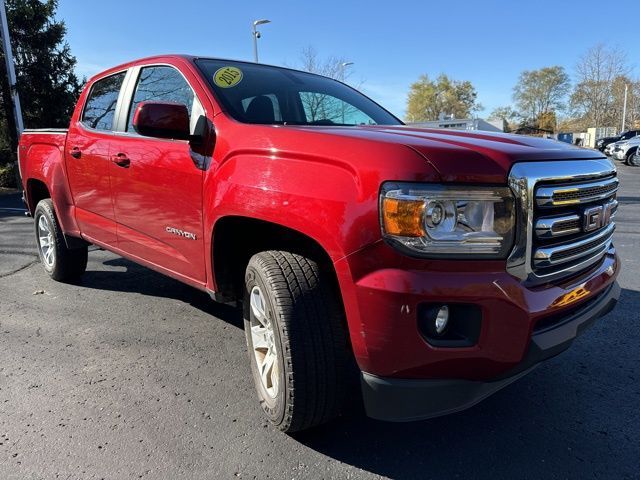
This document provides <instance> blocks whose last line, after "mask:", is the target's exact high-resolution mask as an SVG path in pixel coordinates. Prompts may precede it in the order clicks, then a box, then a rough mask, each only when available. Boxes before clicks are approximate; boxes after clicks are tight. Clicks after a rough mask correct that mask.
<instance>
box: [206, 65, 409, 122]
mask: <svg viewBox="0 0 640 480" xmlns="http://www.w3.org/2000/svg"><path fill="white" fill-rule="evenodd" d="M196 64H197V65H198V67H199V68H200V70H201V71H202V73H203V74H204V76H205V77H206V79H207V81H208V82H209V85H211V88H213V91H214V92H215V94H216V97H217V98H218V100H219V101H220V103H221V104H222V106H223V107H224V108H225V110H226V111H227V112H228V113H229V114H230V115H231V116H232V117H233V118H235V119H236V120H238V121H240V122H244V123H260V124H282V125H344V126H354V125H400V124H402V122H400V120H398V119H397V118H396V117H394V116H393V115H392V114H391V113H389V112H387V111H386V110H385V109H383V108H382V107H380V106H379V105H378V104H377V103H375V102H374V101H372V100H370V99H368V98H367V97H365V96H364V95H362V94H361V93H359V92H357V91H356V90H354V89H352V88H351V87H348V86H346V85H344V84H342V83H340V82H338V81H335V80H332V79H330V78H326V77H321V76H318V75H312V74H309V73H304V72H298V71H295V70H289V69H286V68H279V67H271V66H266V65H257V64H253V63H244V62H234V61H228V60H212V59H198V60H196Z"/></svg>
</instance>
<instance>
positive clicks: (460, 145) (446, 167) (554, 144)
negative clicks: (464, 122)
mask: <svg viewBox="0 0 640 480" xmlns="http://www.w3.org/2000/svg"><path fill="white" fill-rule="evenodd" d="M306 128H309V127H306ZM312 128H318V127H312ZM318 129H319V130H321V131H323V132H324V133H327V134H331V135H340V136H349V137H357V138H361V139H369V140H372V141H378V142H385V143H396V144H402V145H405V146H407V147H409V148H411V149H413V150H414V151H415V152H417V153H418V154H420V155H421V156H422V157H424V159H425V160H426V161H427V162H429V163H430V164H431V165H432V166H433V168H435V169H436V170H437V171H438V173H439V174H440V175H441V177H442V180H443V181H447V182H464V183H469V182H479V183H504V182H505V181H506V179H507V176H508V175H509V171H510V170H511V166H512V165H513V164H514V163H516V162H533V161H544V160H569V159H571V160H577V159H596V158H603V156H602V154H601V153H600V152H598V151H596V150H591V149H586V148H581V147H575V146H573V145H570V144H568V143H564V142H559V141H556V140H547V139H543V138H537V137H527V136H523V135H510V134H504V133H493V132H480V131H473V132H469V131H462V130H444V129H424V128H415V127H412V126H404V125H403V126H383V125H380V126H362V127H354V128H351V127H347V128H345V127H320V128H318Z"/></svg>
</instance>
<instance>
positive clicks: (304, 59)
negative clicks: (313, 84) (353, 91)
mask: <svg viewBox="0 0 640 480" xmlns="http://www.w3.org/2000/svg"><path fill="white" fill-rule="evenodd" d="M345 63H347V60H346V59H345V58H344V57H336V56H334V55H331V56H330V57H327V58H325V59H321V58H320V56H319V55H318V52H317V51H316V49H315V48H313V47H311V46H308V47H305V48H303V49H302V51H301V52H300V69H301V70H304V71H306V72H310V73H317V74H318V75H323V76H325V77H329V78H333V79H335V80H339V81H341V82H346V81H347V80H348V79H349V77H350V76H351V72H349V71H346V69H345V67H344V64H345Z"/></svg>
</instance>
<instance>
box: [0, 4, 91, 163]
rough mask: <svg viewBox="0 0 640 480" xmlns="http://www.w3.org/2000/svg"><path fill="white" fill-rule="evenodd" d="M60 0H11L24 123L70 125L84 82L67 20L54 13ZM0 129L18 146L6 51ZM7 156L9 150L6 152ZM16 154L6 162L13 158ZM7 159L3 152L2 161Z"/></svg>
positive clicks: (0, 56) (1, 59)
mask: <svg viewBox="0 0 640 480" xmlns="http://www.w3.org/2000/svg"><path fill="white" fill-rule="evenodd" d="M57 6H58V2H57V0H46V1H44V2H43V1H40V0H7V1H6V7H7V19H8V22H9V29H10V36H11V46H12V48H13V53H14V62H15V66H16V76H17V87H18V92H19V94H20V103H21V105H22V113H23V119H24V124H25V127H28V128H41V127H67V126H68V125H69V118H70V117H71V114H72V112H73V108H74V106H75V102H76V99H77V97H78V94H79V93H80V88H81V85H80V82H79V81H78V78H77V77H76V75H75V73H74V67H75V65H76V59H75V57H74V56H73V55H71V52H70V49H69V45H68V44H67V43H66V42H65V41H64V36H65V34H66V27H65V25H64V22H62V21H57V20H56V19H55V12H56V9H57ZM0 65H1V67H0V75H1V76H2V78H1V79H0V80H1V81H0V85H1V87H0V94H1V95H0V102H1V104H2V109H1V110H0V116H1V117H2V118H0V125H2V126H4V128H2V130H1V131H0V135H1V136H2V137H3V138H4V139H5V142H6V143H7V144H8V145H9V148H10V152H11V155H12V154H13V152H15V151H16V148H17V141H18V139H17V138H16V135H15V124H14V123H15V122H14V119H13V116H12V114H11V112H12V110H11V107H10V105H11V103H10V102H11V95H10V91H9V88H8V83H7V81H6V78H7V77H6V67H5V60H4V53H1V52H0ZM3 157H7V155H3ZM12 160H13V159H12V158H11V157H9V158H5V159H4V161H5V162H9V161H12ZM1 162H2V159H1V158H0V163H1Z"/></svg>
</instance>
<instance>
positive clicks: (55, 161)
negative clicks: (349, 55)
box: [19, 55, 620, 432]
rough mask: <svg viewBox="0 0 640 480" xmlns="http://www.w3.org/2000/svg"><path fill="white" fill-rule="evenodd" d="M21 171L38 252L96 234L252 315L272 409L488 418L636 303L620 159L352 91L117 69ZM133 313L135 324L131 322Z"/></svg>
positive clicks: (244, 75)
mask: <svg viewBox="0 0 640 480" xmlns="http://www.w3.org/2000/svg"><path fill="white" fill-rule="evenodd" d="M19 160H20V161H19V163H20V170H21V175H22V179H23V186H24V197H25V201H26V204H27V207H28V210H29V212H30V214H31V215H32V216H33V217H34V219H35V231H36V238H37V245H38V249H39V254H40V257H41V260H42V263H43V265H44V269H45V271H46V272H47V273H48V274H49V275H50V276H51V277H52V278H53V279H55V280H60V281H67V280H76V279H77V278H78V277H80V276H81V275H82V273H83V272H84V270H85V268H86V265H87V246H88V245H89V244H94V245H97V246H99V247H102V248H104V249H107V250H110V251H112V252H114V253H116V254H118V255H122V256H123V257H126V258H129V259H131V260H133V261H134V262H137V263H140V264H142V265H145V266H147V267H149V268H151V269H154V270H157V271H159V272H161V273H164V274H166V275H169V276H171V277H173V278H175V279H178V280H180V281H182V282H184V283H186V284H188V285H191V286H193V287H195V288H198V289H201V290H204V291H206V292H209V293H210V294H211V296H212V297H213V298H214V299H215V300H217V301H224V302H233V301H237V302H238V303H239V304H242V305H243V311H244V323H245V332H246V339H247V345H248V351H249V359H250V362H251V368H252V372H253V376H254V380H255V385H256V389H257V393H258V398H259V401H260V404H261V406H262V409H263V410H264V413H265V414H266V416H267V417H268V418H269V420H270V421H271V422H273V424H275V425H276V426H278V427H279V428H280V429H282V430H284V431H289V432H291V431H296V430H301V429H305V428H308V427H311V426H314V425H317V424H319V423H322V422H325V421H327V420H329V419H331V418H333V417H335V416H336V415H338V414H339V413H340V412H341V411H342V409H343V407H344V405H345V402H346V401H347V400H348V399H350V398H352V397H353V395H351V393H350V392H353V390H352V387H353V385H355V386H356V389H357V390H356V391H358V392H361V394H362V399H363V403H364V407H365V410H366V412H367V413H368V415H370V416H371V417H373V418H377V419H383V420H392V421H406V420H415V419H423V418H429V417H433V416H437V415H443V414H447V413H450V412H455V411H458V410H461V409H464V408H467V407H469V406H471V405H473V404H475V403H477V402H479V401H480V400H482V399H483V398H485V397H487V396H488V395H490V394H492V393H493V392H495V391H497V390H498V389H500V388H502V387H504V386H505V385H507V384H509V383H510V382H512V381H514V380H515V379H517V378H519V377H521V376H523V375H524V374H526V373H527V372H529V371H530V370H531V369H532V368H534V367H535V366H536V365H537V364H538V363H540V362H541V361H543V360H545V359H547V358H550V357H552V356H554V355H556V354H558V353H560V352H561V351H563V350H565V349H566V348H568V347H569V345H570V344H571V343H572V341H573V340H574V339H575V338H576V337H577V336H578V335H579V334H581V333H582V332H583V331H584V330H585V329H586V328H587V327H588V326H590V325H591V324H592V323H593V322H594V321H595V320H596V319H598V318H599V317H601V316H603V315H604V314H606V313H607V312H609V311H610V310H611V309H612V308H613V307H614V306H615V304H616V302H617V300H618V296H619V293H620V288H619V286H618V285H617V283H616V276H617V274H618V270H619V268H620V262H619V260H618V257H617V256H616V253H615V249H614V247H613V244H612V235H613V231H614V223H613V222H612V219H613V217H614V215H615V211H616V208H617V202H616V191H617V189H618V179H617V177H616V170H615V168H614V166H613V164H612V162H611V161H610V160H608V159H607V158H605V157H603V156H602V154H601V153H600V152H597V151H595V150H587V149H582V148H576V147H573V146H570V145H566V144H564V143H560V142H555V141H550V140H543V139H538V138H530V137H522V136H513V135H502V134H490V133H485V132H461V131H452V130H435V129H422V128H415V127H412V126H411V125H403V124H402V122H401V121H400V120H398V119H397V118H396V117H394V116H393V115H392V114H390V113H389V112H387V111H386V110H384V109H383V108H382V107H380V106H379V105H377V104H376V103H374V102H373V101H372V100H370V99H369V98H367V97H365V96H364V95H362V94H360V93H359V92H357V91H355V90H354V89H352V88H350V87H349V86H347V85H344V84H342V83H340V82H338V81H335V80H332V79H329V78H324V77H321V76H318V75H312V74H309V73H304V72H300V71H296V70H291V69H287V68H280V67H273V66H266V65H258V64H253V63H245V62H239V61H232V60H221V59H214V58H201V57H189V56H178V55H170V56H159V57H154V58H146V59H143V60H138V61H134V62H131V63H128V64H125V65H120V66H118V67H115V68H112V69H110V70H108V71H106V72H104V73H101V74H99V75H96V76H95V77H93V78H92V79H91V80H90V81H89V82H88V85H87V87H86V88H85V89H84V91H83V92H82V94H81V96H80V99H79V101H78V105H77V107H76V109H75V112H74V114H73V118H72V119H71V124H70V126H69V129H68V130H29V131H26V132H25V133H24V134H23V135H22V137H21V139H20V146H19ZM132 321H135V320H134V319H132Z"/></svg>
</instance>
